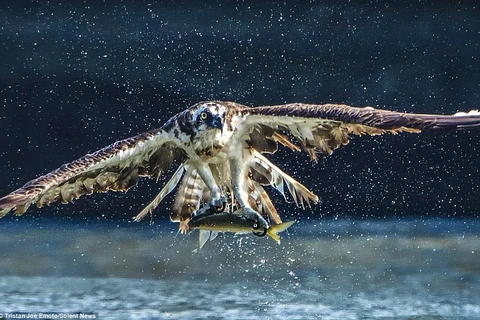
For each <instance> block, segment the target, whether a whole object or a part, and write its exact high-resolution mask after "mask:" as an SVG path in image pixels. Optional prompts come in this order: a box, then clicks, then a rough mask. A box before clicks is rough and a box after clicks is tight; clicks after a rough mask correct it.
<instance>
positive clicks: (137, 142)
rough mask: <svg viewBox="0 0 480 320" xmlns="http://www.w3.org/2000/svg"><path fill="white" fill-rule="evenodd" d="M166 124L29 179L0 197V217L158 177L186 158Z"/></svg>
mask: <svg viewBox="0 0 480 320" xmlns="http://www.w3.org/2000/svg"><path fill="white" fill-rule="evenodd" d="M169 125H171V123H167V124H166V125H164V126H163V127H162V128H160V129H155V130H151V131H148V132H145V133H142V134H139V135H137V136H134V137H132V138H128V139H125V140H121V141H118V142H115V143H113V144H111V145H109V146H107V147H105V148H103V149H100V150H98V151H96V152H94V153H92V154H87V155H85V156H83V157H81V158H80V159H77V160H75V161H73V162H70V163H67V164H64V165H63V166H61V167H60V168H58V169H56V170H54V171H52V172H50V173H47V174H46V175H43V176H41V177H38V178H36V179H34V180H31V181H29V182H28V183H27V184H25V185H24V186H23V187H21V188H20V189H18V190H15V191H13V192H12V193H10V194H8V195H7V196H5V197H3V198H1V199H0V217H3V216H4V215H6V214H7V213H8V212H9V211H10V210H14V212H15V214H17V215H21V214H23V213H24V212H25V211H26V210H27V209H28V207H29V206H30V205H32V204H36V205H37V207H42V206H44V205H48V204H50V203H52V202H61V203H68V202H70V201H72V200H74V199H77V198H78V197H80V196H81V195H84V194H92V193H94V192H106V191H109V190H112V191H126V190H128V189H129V188H130V187H132V186H134V185H135V184H136V183H137V181H138V179H139V177H142V176H147V177H150V178H156V179H158V178H159V177H160V176H162V175H163V174H164V173H165V172H166V171H167V170H168V169H169V167H170V166H171V165H172V163H174V162H178V163H179V164H181V163H182V162H183V160H184V159H185V154H184V152H183V150H182V149H180V148H179V147H178V138H177V137H176V136H175V134H172V133H171V132H169V131H167V130H165V129H166V128H168V126H169Z"/></svg>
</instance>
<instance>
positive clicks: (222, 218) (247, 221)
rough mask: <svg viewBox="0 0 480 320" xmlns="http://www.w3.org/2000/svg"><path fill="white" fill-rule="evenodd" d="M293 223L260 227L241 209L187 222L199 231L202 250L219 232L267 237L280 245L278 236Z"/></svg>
mask: <svg viewBox="0 0 480 320" xmlns="http://www.w3.org/2000/svg"><path fill="white" fill-rule="evenodd" d="M294 223H295V220H293V221H287V222H282V223H279V224H276V225H270V226H269V227H268V228H264V227H260V224H259V222H258V221H257V219H255V217H254V216H252V217H249V216H248V215H246V214H245V213H244V211H243V209H239V210H237V211H235V212H233V213H228V212H226V213H225V212H223V213H207V214H201V215H197V216H193V217H192V219H191V220H190V221H189V222H188V227H189V228H190V229H199V230H200V236H199V247H200V248H202V247H203V246H204V245H205V243H206V242H207V241H208V240H209V239H210V240H213V239H215V238H216V237H217V235H218V233H219V232H234V233H236V234H242V233H249V232H252V233H253V234H254V235H256V236H259V237H263V236H265V235H268V236H269V237H270V238H272V239H273V240H275V241H276V242H277V243H280V236H279V235H278V234H279V233H280V232H282V231H285V230H286V229H288V228H289V227H290V226H291V225H293V224H294Z"/></svg>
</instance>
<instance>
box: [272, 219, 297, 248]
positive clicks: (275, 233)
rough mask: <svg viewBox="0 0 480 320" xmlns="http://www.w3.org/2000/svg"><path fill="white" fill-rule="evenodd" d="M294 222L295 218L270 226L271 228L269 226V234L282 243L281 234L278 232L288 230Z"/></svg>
mask: <svg viewBox="0 0 480 320" xmlns="http://www.w3.org/2000/svg"><path fill="white" fill-rule="evenodd" d="M294 223H295V220H293V221H287V222H283V223H279V224H276V225H273V226H270V228H268V231H267V234H268V235H269V236H270V238H272V239H273V240H275V241H277V242H278V243H280V236H279V235H278V234H279V233H280V232H282V231H285V230H287V229H288V228H289V227H290V226H291V225H292V224H294Z"/></svg>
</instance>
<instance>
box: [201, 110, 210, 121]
mask: <svg viewBox="0 0 480 320" xmlns="http://www.w3.org/2000/svg"><path fill="white" fill-rule="evenodd" d="M207 118H208V114H207V113H206V112H205V111H203V112H202V113H200V119H202V120H205V119H207Z"/></svg>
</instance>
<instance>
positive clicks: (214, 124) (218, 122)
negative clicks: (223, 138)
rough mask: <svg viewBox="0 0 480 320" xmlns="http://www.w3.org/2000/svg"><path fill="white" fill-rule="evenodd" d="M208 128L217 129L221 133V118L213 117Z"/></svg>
mask: <svg viewBox="0 0 480 320" xmlns="http://www.w3.org/2000/svg"><path fill="white" fill-rule="evenodd" d="M210 126H211V127H212V128H217V129H220V130H221V131H223V120H222V118H221V117H219V116H215V117H214V118H213V119H212V122H211V123H210Z"/></svg>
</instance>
